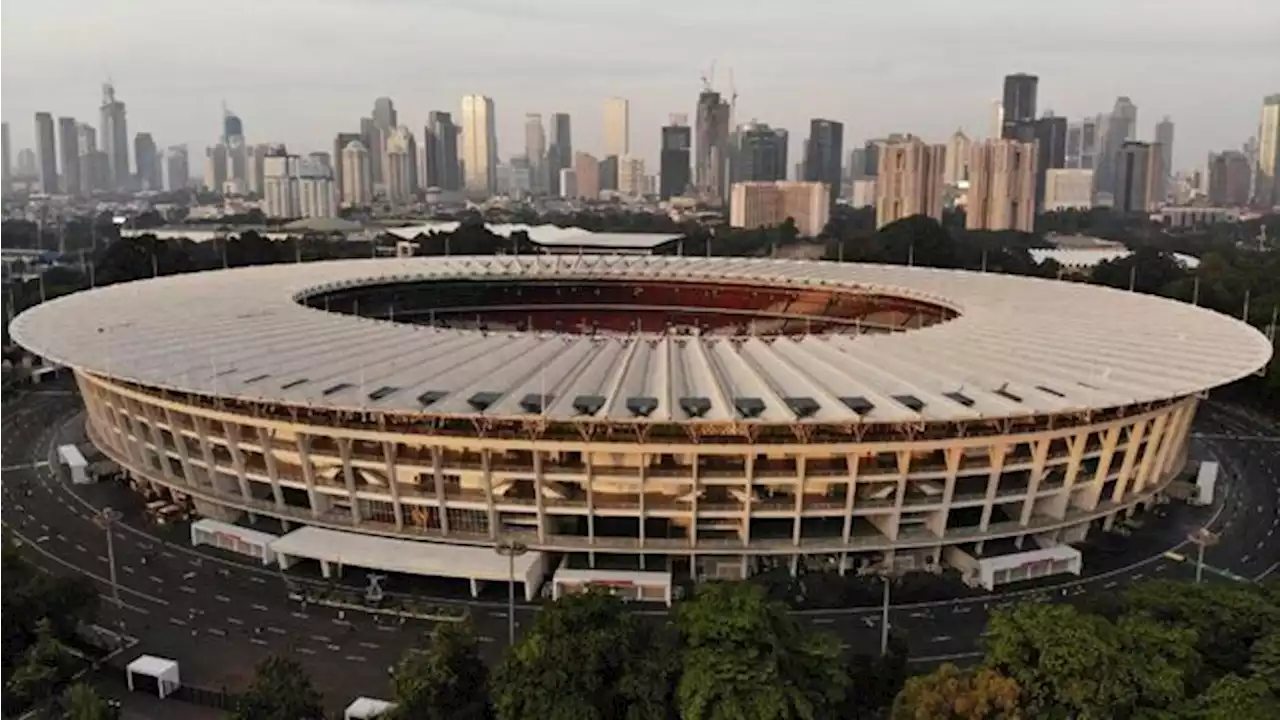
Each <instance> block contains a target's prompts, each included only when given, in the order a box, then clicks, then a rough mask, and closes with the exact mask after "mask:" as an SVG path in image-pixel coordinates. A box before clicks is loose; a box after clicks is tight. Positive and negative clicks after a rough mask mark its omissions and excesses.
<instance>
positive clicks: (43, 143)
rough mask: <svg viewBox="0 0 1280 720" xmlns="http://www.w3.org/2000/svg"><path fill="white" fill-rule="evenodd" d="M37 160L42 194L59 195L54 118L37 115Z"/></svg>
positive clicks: (47, 115)
mask: <svg viewBox="0 0 1280 720" xmlns="http://www.w3.org/2000/svg"><path fill="white" fill-rule="evenodd" d="M36 159H37V160H38V162H39V163H40V165H39V172H40V186H39V187H40V192H42V193H45V194H46V195H57V194H58V145H57V140H56V135H55V134H54V130H53V116H52V115H50V114H49V113H47V112H38V113H36Z"/></svg>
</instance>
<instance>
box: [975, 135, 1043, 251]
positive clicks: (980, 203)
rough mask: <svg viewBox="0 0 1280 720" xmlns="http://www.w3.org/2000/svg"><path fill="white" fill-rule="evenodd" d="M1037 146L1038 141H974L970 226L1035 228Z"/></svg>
mask: <svg viewBox="0 0 1280 720" xmlns="http://www.w3.org/2000/svg"><path fill="white" fill-rule="evenodd" d="M1036 145H1037V143H1035V142H1034V141H1033V142H1022V141H1020V140H1008V139H1000V140H985V141H983V142H980V143H975V144H974V146H973V150H972V156H971V157H970V160H969V178H970V180H969V199H968V205H967V206H966V207H965V225H964V226H965V228H966V229H968V230H1019V231H1022V232H1031V231H1032V230H1033V229H1034V227H1035V217H1036V214H1035V213H1036V165H1037V163H1036V152H1037V150H1036Z"/></svg>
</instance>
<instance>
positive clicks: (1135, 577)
mask: <svg viewBox="0 0 1280 720" xmlns="http://www.w3.org/2000/svg"><path fill="white" fill-rule="evenodd" d="M1142 577H1143V575H1142V573H1134V574H1133V579H1134V580H1141V579H1142Z"/></svg>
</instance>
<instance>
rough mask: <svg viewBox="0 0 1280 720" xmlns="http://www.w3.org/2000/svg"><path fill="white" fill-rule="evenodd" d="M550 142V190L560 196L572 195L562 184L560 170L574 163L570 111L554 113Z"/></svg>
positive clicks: (548, 159)
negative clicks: (566, 191)
mask: <svg viewBox="0 0 1280 720" xmlns="http://www.w3.org/2000/svg"><path fill="white" fill-rule="evenodd" d="M549 142H550V144H549V145H548V146H547V183H548V192H549V193H550V194H551V195H557V196H559V197H572V195H569V194H567V193H565V191H564V188H562V187H561V186H560V177H561V173H560V171H561V170H564V169H566V168H569V167H570V166H571V165H572V164H573V138H572V135H571V133H570V126H569V113H552V115H551V127H550V139H549ZM575 192H576V191H575Z"/></svg>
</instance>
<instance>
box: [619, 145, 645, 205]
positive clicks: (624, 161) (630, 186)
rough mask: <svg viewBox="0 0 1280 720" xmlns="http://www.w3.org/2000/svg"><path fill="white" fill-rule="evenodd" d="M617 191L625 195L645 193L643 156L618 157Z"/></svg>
mask: <svg viewBox="0 0 1280 720" xmlns="http://www.w3.org/2000/svg"><path fill="white" fill-rule="evenodd" d="M618 192H619V193H620V194H622V195H625V196H627V197H641V196H642V195H644V194H645V176H644V158H638V157H636V156H634V155H627V156H626V157H621V158H618Z"/></svg>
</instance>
